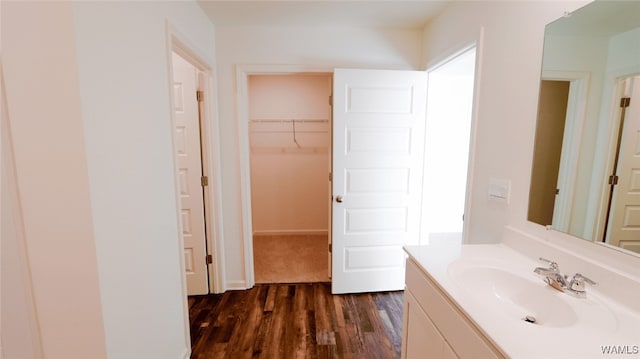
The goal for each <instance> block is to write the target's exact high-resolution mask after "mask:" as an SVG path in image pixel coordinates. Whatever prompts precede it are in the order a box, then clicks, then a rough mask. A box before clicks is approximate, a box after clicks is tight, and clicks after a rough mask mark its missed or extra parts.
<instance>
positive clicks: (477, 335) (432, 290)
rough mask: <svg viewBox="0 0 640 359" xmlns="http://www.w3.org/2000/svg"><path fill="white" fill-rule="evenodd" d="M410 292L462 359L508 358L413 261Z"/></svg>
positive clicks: (408, 279)
mask: <svg viewBox="0 0 640 359" xmlns="http://www.w3.org/2000/svg"><path fill="white" fill-rule="evenodd" d="M405 280H406V285H407V289H409V290H411V293H412V294H413V295H414V296H415V298H416V300H417V302H418V303H419V304H420V306H421V307H422V308H423V310H424V311H425V312H426V313H427V315H428V316H429V318H430V319H431V321H432V322H433V324H434V325H435V326H436V327H437V328H438V330H439V331H440V333H441V334H442V336H443V337H444V338H445V340H446V341H447V342H448V343H449V344H450V345H451V348H452V349H453V351H455V353H456V354H457V355H458V357H460V358H463V359H464V358H473V359H476V358H477V359H482V358H504V357H505V356H504V355H502V354H501V353H500V350H499V349H498V348H496V346H495V345H494V344H493V343H492V342H491V341H490V340H489V339H487V338H486V337H485V336H484V334H482V333H481V332H480V330H479V329H478V328H477V327H476V326H475V324H473V323H472V322H471V321H470V320H469V319H467V317H466V315H465V314H463V313H462V312H461V311H460V309H458V308H457V307H456V306H455V305H454V304H453V303H452V302H451V301H450V299H448V298H447V297H446V296H445V295H444V293H442V291H441V290H440V289H439V288H438V287H437V286H436V285H435V284H434V283H433V282H432V281H431V279H429V277H428V276H427V275H426V274H425V273H424V272H423V271H422V270H421V269H420V268H419V267H418V265H417V264H416V263H415V262H414V261H413V260H411V259H408V260H407V272H406V279H405Z"/></svg>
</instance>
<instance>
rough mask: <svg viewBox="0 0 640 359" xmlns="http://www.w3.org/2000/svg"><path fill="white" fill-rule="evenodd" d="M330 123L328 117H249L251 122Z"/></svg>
mask: <svg viewBox="0 0 640 359" xmlns="http://www.w3.org/2000/svg"><path fill="white" fill-rule="evenodd" d="M292 122H296V123H329V120H327V119H280V120H273V119H271V120H258V119H249V123H292Z"/></svg>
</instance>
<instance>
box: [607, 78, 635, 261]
mask: <svg viewBox="0 0 640 359" xmlns="http://www.w3.org/2000/svg"><path fill="white" fill-rule="evenodd" d="M628 83H629V90H628V92H627V94H628V97H627V96H625V97H624V98H625V99H626V100H621V109H620V111H621V112H622V110H623V109H624V112H623V114H624V118H623V119H622V122H621V128H620V129H619V131H620V144H619V146H620V147H619V155H618V156H619V159H620V160H619V166H618V168H617V171H616V173H615V176H616V178H617V179H619V181H617V184H615V181H614V184H615V185H614V188H615V190H614V191H613V205H612V207H611V213H610V214H609V216H610V217H611V222H610V230H609V233H608V234H607V236H608V238H607V243H609V244H611V245H614V246H620V247H622V248H625V249H628V250H630V251H634V252H637V253H640V136H639V134H640V95H638V93H639V92H640V76H636V77H634V78H632V79H629V80H628ZM631 92H633V93H631Z"/></svg>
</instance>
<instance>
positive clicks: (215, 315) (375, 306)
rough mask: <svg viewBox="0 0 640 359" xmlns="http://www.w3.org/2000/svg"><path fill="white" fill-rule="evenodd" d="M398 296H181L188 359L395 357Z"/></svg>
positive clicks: (322, 287) (295, 287) (308, 288)
mask: <svg viewBox="0 0 640 359" xmlns="http://www.w3.org/2000/svg"><path fill="white" fill-rule="evenodd" d="M402 305H403V292H387V293H366V294H349V295H335V296H334V295H332V294H331V286H330V284H328V283H313V284H265V285H257V286H256V287H254V288H253V289H250V290H245V291H229V292H226V293H224V294H221V295H216V294H212V295H206V296H195V297H189V316H190V319H191V320H190V322H191V345H192V355H191V358H192V359H209V358H233V359H239V358H269V359H272V358H287V359H288V358H318V359H321V358H366V359H369V358H380V359H386V358H399V357H400V347H401V344H402V339H401V338H402Z"/></svg>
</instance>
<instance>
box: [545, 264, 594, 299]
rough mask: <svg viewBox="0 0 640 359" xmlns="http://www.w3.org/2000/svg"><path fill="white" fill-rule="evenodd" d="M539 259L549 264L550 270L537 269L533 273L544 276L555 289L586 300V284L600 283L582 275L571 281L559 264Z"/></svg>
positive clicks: (576, 275)
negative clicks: (562, 271)
mask: <svg viewBox="0 0 640 359" xmlns="http://www.w3.org/2000/svg"><path fill="white" fill-rule="evenodd" d="M539 259H540V260H541V261H543V262H547V263H549V268H543V267H537V268H536V269H534V270H533V271H534V272H535V273H536V274H539V275H543V276H544V281H545V283H547V284H548V285H550V286H551V287H553V288H554V289H557V290H559V291H561V292H564V293H567V294H569V295H572V296H574V297H577V298H586V296H587V292H586V290H585V285H584V284H585V283H588V284H590V285H593V286H595V285H598V283H596V282H594V281H593V280H591V279H589V278H587V277H585V276H584V275H582V274H580V273H576V274H574V276H573V277H572V278H571V280H569V278H568V277H567V276H566V275H564V274H562V273H561V272H560V268H559V267H558V263H556V262H554V261H551V260H548V259H545V258H542V257H540V258H539Z"/></svg>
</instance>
